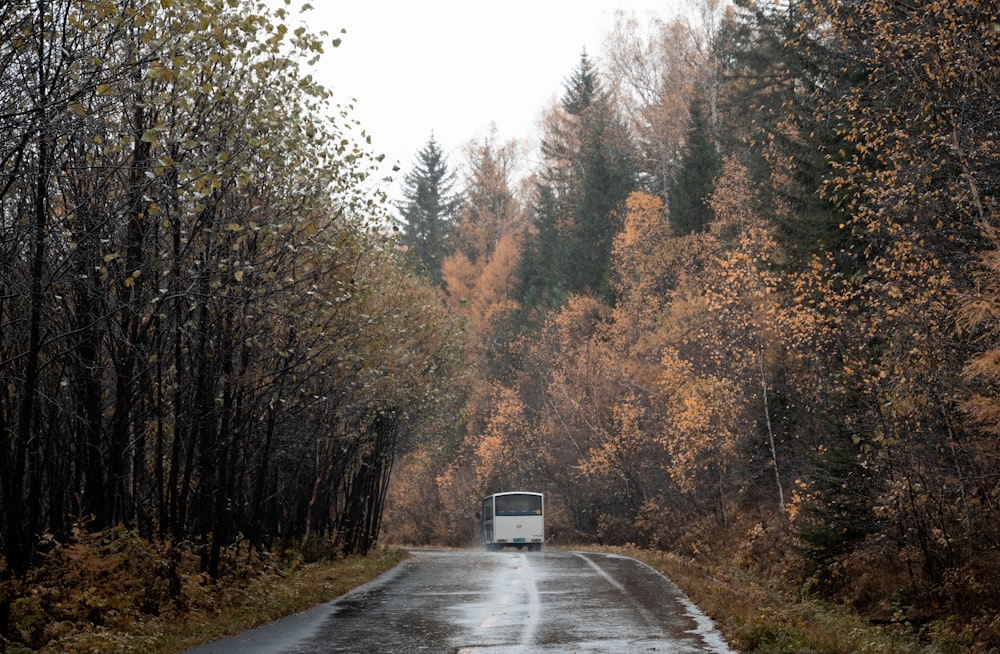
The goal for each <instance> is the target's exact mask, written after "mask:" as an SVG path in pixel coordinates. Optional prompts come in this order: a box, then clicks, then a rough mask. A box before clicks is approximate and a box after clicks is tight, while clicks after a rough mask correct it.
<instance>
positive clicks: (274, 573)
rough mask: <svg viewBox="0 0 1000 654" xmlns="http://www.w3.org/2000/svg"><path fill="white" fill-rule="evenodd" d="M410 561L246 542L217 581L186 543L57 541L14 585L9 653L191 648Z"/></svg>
mask: <svg viewBox="0 0 1000 654" xmlns="http://www.w3.org/2000/svg"><path fill="white" fill-rule="evenodd" d="M406 556H407V555H406V553H405V552H403V551H401V550H389V549H382V550H378V551H376V552H373V553H372V554H371V555H369V556H367V557H347V558H334V559H325V560H319V561H316V562H311V563H307V562H306V559H305V557H304V556H303V555H302V553H301V552H297V553H286V554H284V555H280V556H279V555H275V554H272V553H267V552H259V551H251V550H250V549H249V548H248V547H246V546H245V545H237V546H235V547H232V548H229V549H227V551H226V552H225V559H224V562H225V565H224V566H223V572H222V574H221V576H220V578H219V579H218V580H214V581H213V580H211V579H209V578H207V577H206V576H205V575H203V574H201V573H200V572H199V571H198V570H199V565H198V556H197V553H196V551H195V550H194V549H192V548H191V547H188V546H186V545H183V544H182V545H172V544H163V543H152V542H150V541H147V540H145V539H142V538H139V537H137V536H135V535H134V534H131V533H129V532H127V531H125V530H110V531H107V532H102V533H100V534H88V535H84V534H78V537H77V539H76V540H75V541H74V542H73V543H71V544H59V543H54V542H53V543H51V544H50V547H49V549H48V552H47V553H46V554H45V556H44V558H43V560H42V562H41V565H39V566H38V568H37V569H36V570H35V571H34V572H33V573H32V576H31V578H29V579H28V580H26V582H25V585H24V586H23V587H22V588H12V589H10V590H12V591H14V592H15V593H16V594H17V595H19V596H20V597H19V599H17V600H16V601H15V602H14V605H13V607H12V608H13V611H12V614H13V615H12V627H13V628H14V633H16V634H17V637H16V638H14V639H12V640H10V641H8V642H6V643H4V642H2V641H0V651H6V652H7V653H8V654H28V653H29V652H39V653H45V654H49V653H51V654H55V653H60V654H62V653H66V654H77V653H80V654H82V653H84V652H88V653H89V652H123V653H124V652H140V651H141V652H149V653H150V654H169V653H173V652H183V651H184V650H186V649H188V648H190V647H193V646H195V645H198V644H201V643H204V642H208V641H210V640H214V639H216V638H221V637H225V636H229V635H235V634H237V633H240V632H242V631H244V630H246V629H249V628H252V627H255V626H258V625H261V624H265V623H267V622H271V621H273V620H276V619H278V618H280V617H283V616H285V615H290V614H292V613H296V612H298V611H301V610H304V609H306V608H309V607H311V606H315V605H316V604H319V603H322V602H325V601H329V600H332V599H334V598H336V597H339V596H340V595H343V594H344V593H345V592H347V591H348V590H350V589H352V588H355V587H357V586H359V585H361V584H363V583H365V582H366V581H368V580H370V579H372V578H374V577H376V576H378V575H379V574H381V573H382V572H384V571H386V570H388V569H390V568H392V567H393V566H395V565H396V564H398V563H399V562H400V561H401V560H402V559H403V558H405V557H406ZM310 558H311V557H310ZM2 590H3V589H0V591H2ZM5 646H6V650H5Z"/></svg>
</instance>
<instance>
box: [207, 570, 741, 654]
mask: <svg viewBox="0 0 1000 654" xmlns="http://www.w3.org/2000/svg"><path fill="white" fill-rule="evenodd" d="M413 554H414V556H413V558H411V559H408V560H407V561H404V562H403V563H402V564H401V565H399V566H397V567H396V568H395V569H393V570H392V571H390V572H388V573H386V574H384V575H382V576H381V577H379V578H378V579H376V580H375V581H373V582H371V583H369V584H367V585H365V586H362V587H360V588H358V589H356V590H354V591H352V592H351V593H348V594H347V595H345V596H343V597H341V598H340V599H338V600H336V601H334V602H330V603H328V604H324V605H322V606H319V607H316V608H315V609H312V610H311V611H307V612H305V613H300V614H297V615H294V616H290V617H288V618H285V619H284V620H279V621H278V622H276V623H273V624H271V625H267V626H265V627H261V628H258V629H254V630H251V631H248V632H246V633H245V634H243V635H241V636H237V637H234V638H228V639H224V640H219V641H216V642H214V643H209V644H207V645H204V646H202V647H198V648H196V649H193V650H189V652H188V654H252V653H260V654H263V653H265V652H266V653H267V654H332V653H342V652H351V653H356V654H363V653H369V652H371V653H376V652H377V653H379V654H389V653H399V654H413V653H418V652H428V653H430V652H433V653H435V654H441V653H446V654H498V653H501V652H503V653H504V654H512V653H519V654H536V653H549V652H552V653H555V652H560V653H576V654H584V653H594V654H596V653H598V652H600V653H601V654H615V653H624V652H657V653H661V654H662V653H664V652H666V653H670V654H688V653H696V652H715V653H716V654H732V650H730V649H729V648H728V647H727V646H726V644H725V642H724V641H723V640H722V638H721V636H720V635H719V633H718V632H717V631H716V630H715V628H714V627H713V625H712V623H711V621H710V620H709V619H708V618H707V617H705V616H704V614H702V613H701V612H700V611H699V610H698V609H697V608H696V607H695V606H694V605H693V604H692V603H691V602H690V601H689V600H688V599H687V598H686V597H685V596H684V594H683V593H681V592H680V590H679V589H678V588H677V587H676V586H675V585H674V584H673V583H671V582H670V581H669V580H667V579H666V578H665V577H663V576H662V575H660V574H659V573H657V572H656V571H655V570H653V569H652V568H650V567H649V566H647V565H645V564H644V563H640V562H639V561H636V560H635V559H631V558H628V557H625V556H618V555H614V554H598V553H592V552H541V553H536V552H528V553H522V552H517V551H504V552H474V551H429V550H417V551H414V553H413Z"/></svg>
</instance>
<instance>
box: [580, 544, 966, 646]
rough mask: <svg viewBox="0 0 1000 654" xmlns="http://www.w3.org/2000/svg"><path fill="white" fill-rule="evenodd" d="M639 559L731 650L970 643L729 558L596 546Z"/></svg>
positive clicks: (954, 644) (960, 644)
mask: <svg viewBox="0 0 1000 654" xmlns="http://www.w3.org/2000/svg"><path fill="white" fill-rule="evenodd" d="M599 549H600V551H605V552H614V553H617V554H622V555H625V556H630V557H632V558H634V559H638V560H640V561H642V562H644V563H646V564H647V565H649V566H651V567H652V568H654V569H656V570H657V571H659V572H660V573H662V574H663V575H664V576H666V577H667V578H668V579H670V580H671V581H673V582H674V583H675V584H677V585H678V586H679V587H680V588H681V590H682V591H684V593H685V594H686V595H687V596H688V597H689V598H690V599H691V601H692V602H694V603H695V604H696V605H697V606H698V608H699V609H700V610H701V611H702V612H703V613H705V614H706V615H708V616H709V617H710V618H712V620H713V621H714V622H715V624H716V626H717V627H718V629H719V631H720V632H721V633H722V635H723V637H724V638H725V640H726V642H727V643H729V645H730V647H732V648H733V649H734V650H735V651H738V652H753V653H759V654H856V653H857V652H878V653H879V654H952V653H955V654H958V653H959V652H971V651H980V650H975V649H970V648H969V646H968V643H962V642H960V640H961V639H959V638H956V635H955V634H951V633H948V629H947V626H946V625H942V626H941V628H940V629H938V630H937V631H936V632H934V631H933V630H932V631H930V632H928V631H923V632H918V630H917V629H915V628H913V627H912V626H910V625H907V624H905V623H902V624H891V625H884V624H873V623H872V622H870V621H868V620H866V619H864V618H863V617H862V616H859V615H856V614H854V613H852V612H851V611H850V610H849V609H847V608H846V607H844V606H841V605H839V604H836V603H834V602H830V601H826V600H822V599H820V598H817V597H815V596H813V595H812V594H810V593H809V591H808V589H805V588H804V589H792V588H788V587H786V586H782V585H781V584H780V582H779V581H777V580H770V579H762V578H758V577H756V576H754V575H753V574H752V573H750V572H748V571H746V570H745V569H743V568H740V567H739V566H738V565H737V564H735V563H733V561H732V560H722V561H720V562H717V563H713V564H710V565H709V564H706V563H704V562H698V561H694V560H692V559H687V558H684V557H681V556H677V555H675V554H671V553H668V552H660V551H651V550H644V549H638V548H631V547H625V548H609V547H602V548H599Z"/></svg>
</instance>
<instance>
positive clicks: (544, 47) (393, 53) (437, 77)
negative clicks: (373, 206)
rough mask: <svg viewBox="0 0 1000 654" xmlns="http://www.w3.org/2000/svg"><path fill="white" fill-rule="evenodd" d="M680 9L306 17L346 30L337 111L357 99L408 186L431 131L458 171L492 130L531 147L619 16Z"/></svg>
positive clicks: (331, 61) (569, 6) (394, 11)
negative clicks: (470, 146) (548, 111)
mask: <svg viewBox="0 0 1000 654" xmlns="http://www.w3.org/2000/svg"><path fill="white" fill-rule="evenodd" d="M301 1H302V0H297V2H294V3H293V6H299V5H300V4H301ZM682 2H683V0H502V1H493V2H484V1H481V0H312V4H313V6H314V9H313V10H312V11H309V12H307V13H306V14H305V16H307V17H308V23H309V26H310V27H311V29H312V31H314V32H318V31H320V30H326V31H328V32H330V33H331V36H334V35H338V33H339V32H340V30H341V28H344V29H346V30H347V33H346V34H344V35H342V38H343V42H342V45H341V46H340V47H339V48H336V49H332V48H331V49H328V50H327V54H326V55H325V56H324V57H323V60H322V64H321V67H320V69H319V71H318V76H319V77H320V79H321V81H322V82H323V83H324V85H326V86H327V87H328V88H331V89H333V91H334V93H335V95H336V96H337V97H338V102H340V103H341V104H343V103H344V101H345V99H347V98H355V99H356V103H355V107H356V109H355V112H354V116H355V117H356V118H357V119H359V120H360V121H361V123H362V125H363V126H364V127H365V128H366V129H367V131H368V133H369V134H370V135H371V136H372V142H373V147H374V149H375V150H376V151H378V152H380V153H383V154H385V155H386V159H387V161H388V162H393V161H395V162H398V163H399V164H400V166H401V168H402V170H401V171H400V173H397V175H396V177H398V178H399V179H402V176H403V174H404V173H406V172H409V171H410V170H411V169H412V167H413V162H414V161H415V159H416V155H417V152H418V150H420V149H421V148H422V147H423V146H424V145H425V144H426V143H427V140H428V138H429V137H430V136H431V133H432V132H433V134H434V137H435V138H436V139H437V141H438V142H439V143H440V144H441V146H442V148H443V150H444V151H445V154H446V155H447V157H448V162H449V164H450V165H451V167H452V169H455V168H456V167H457V166H458V165H459V163H460V162H461V158H462V148H463V147H464V146H465V145H466V144H467V143H468V142H469V141H471V140H480V139H482V137H483V136H485V135H486V134H487V133H488V130H489V126H490V123H491V122H492V123H495V124H496V126H497V129H498V135H499V137H500V139H501V140H504V141H506V140H508V139H511V138H520V139H530V138H534V137H536V136H537V123H538V119H539V117H540V116H541V113H542V111H543V110H544V108H545V107H547V106H548V105H549V104H550V103H551V102H552V101H553V100H554V99H557V98H559V97H561V95H562V91H563V82H564V81H565V80H566V78H567V77H568V76H569V75H570V74H571V73H572V72H573V70H574V69H575V67H576V65H577V64H578V63H579V60H580V54H581V52H582V51H583V50H584V49H586V51H587V52H588V54H589V55H591V56H593V57H595V58H596V57H598V56H599V55H600V53H601V51H602V49H603V45H604V41H605V37H606V36H607V34H608V32H610V30H611V26H612V25H613V22H614V16H615V11H616V10H619V9H620V10H624V11H626V12H634V13H635V14H636V15H637V16H639V17H640V18H648V17H651V16H654V15H655V16H660V17H664V18H665V17H668V16H670V15H672V13H671V12H673V11H674V9H675V8H676V7H677V6H678V5H680V4H681V3H682ZM396 186H398V181H397V184H396ZM393 195H395V193H393Z"/></svg>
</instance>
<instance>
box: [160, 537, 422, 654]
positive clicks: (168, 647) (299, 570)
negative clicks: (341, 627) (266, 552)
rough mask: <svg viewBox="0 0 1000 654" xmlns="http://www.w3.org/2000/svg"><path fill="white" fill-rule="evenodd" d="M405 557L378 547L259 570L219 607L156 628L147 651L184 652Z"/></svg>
mask: <svg viewBox="0 0 1000 654" xmlns="http://www.w3.org/2000/svg"><path fill="white" fill-rule="evenodd" d="M407 556H408V554H407V553H406V552H405V551H403V550H396V549H380V550H377V551H375V552H372V553H371V554H369V555H368V556H351V557H347V558H337V559H334V560H324V561H320V562H316V563H309V564H301V565H296V566H293V568H292V569H290V570H287V571H281V572H277V571H276V572H274V573H270V574H265V575H262V576H261V577H258V578H256V579H254V580H253V582H252V583H251V584H250V585H249V587H248V588H245V589H240V590H235V591H233V592H228V593H225V595H226V597H225V599H224V600H223V601H222V602H220V606H218V608H213V609H211V610H208V611H206V610H193V611H189V612H187V614H186V615H184V616H183V618H182V619H181V620H180V621H178V622H172V623H170V624H168V625H164V626H163V627H162V628H161V629H157V631H159V634H158V637H157V647H156V649H154V650H152V651H151V654H174V653H176V652H183V651H184V650H186V649H189V648H191V647H194V646H196V645H199V644H201V643H205V642H209V641H212V640H215V639H217V638H224V637H227V636H234V635H236V634H239V633H242V632H244V631H246V630H247V629H252V628H253V627H257V626H260V625H263V624H267V623H269V622H273V621H274V620H277V619H279V618H282V617H284V616H287V615H291V614H293V613H298V612H299V611H304V610H306V609H308V608H311V607H313V606H316V605H318V604H322V603H323V602H329V601H330V600H333V599H336V598H337V597H340V596H341V595H343V594H344V593H346V592H348V591H350V590H352V589H354V588H357V587H358V586H361V585H362V584H364V583H366V582H368V581H371V580H372V579H374V578H375V577H377V576H379V575H380V574H382V573H383V572H386V571H387V570H389V569H391V568H393V567H394V566H396V565H398V564H399V563H400V562H401V561H402V560H403V559H405V558H406V557H407ZM211 604H212V603H208V604H206V606H211Z"/></svg>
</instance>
